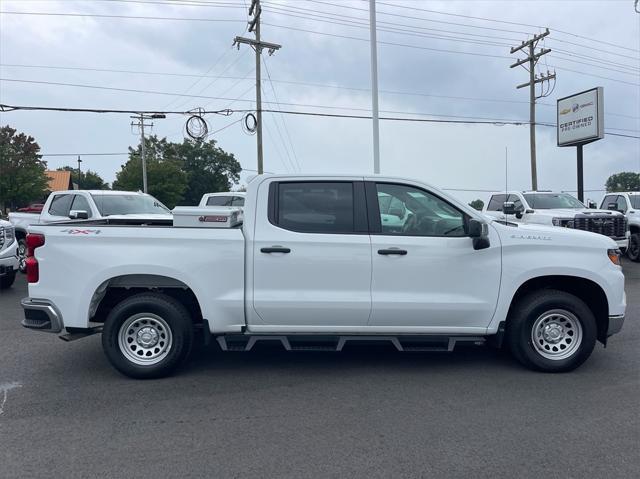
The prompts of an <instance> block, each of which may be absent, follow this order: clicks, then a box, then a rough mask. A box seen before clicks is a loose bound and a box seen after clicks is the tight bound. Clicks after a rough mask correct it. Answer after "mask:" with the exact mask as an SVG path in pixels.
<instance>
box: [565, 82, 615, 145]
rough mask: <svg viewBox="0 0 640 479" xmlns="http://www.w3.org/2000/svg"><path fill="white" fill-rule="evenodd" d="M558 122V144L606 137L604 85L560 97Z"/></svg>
mask: <svg viewBox="0 0 640 479" xmlns="http://www.w3.org/2000/svg"><path fill="white" fill-rule="evenodd" d="M557 124H558V126H557V130H558V146H576V145H581V144H585V143H590V142H592V141H596V140H600V139H601V138H604V96H603V91H602V87H597V88H593V89H592V90H587V91H583V92H582V93H576V94H575V95H571V96H567V97H565V98H560V99H559V100H558V111H557Z"/></svg>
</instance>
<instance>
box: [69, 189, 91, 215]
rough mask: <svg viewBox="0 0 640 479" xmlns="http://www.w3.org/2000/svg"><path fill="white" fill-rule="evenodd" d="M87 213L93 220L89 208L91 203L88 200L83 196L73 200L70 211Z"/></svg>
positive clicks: (77, 196) (76, 196)
mask: <svg viewBox="0 0 640 479" xmlns="http://www.w3.org/2000/svg"><path fill="white" fill-rule="evenodd" d="M72 210H73V211H86V212H87V214H88V215H89V218H91V216H92V215H91V206H89V202H88V201H87V199H86V198H85V197H84V196H82V195H75V198H74V199H73V203H72V204H71V210H70V211H72Z"/></svg>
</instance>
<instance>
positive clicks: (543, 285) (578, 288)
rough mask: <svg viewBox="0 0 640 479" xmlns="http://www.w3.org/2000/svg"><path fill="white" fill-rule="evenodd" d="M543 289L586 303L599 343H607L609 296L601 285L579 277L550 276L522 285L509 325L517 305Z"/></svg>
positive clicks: (516, 297) (518, 290)
mask: <svg viewBox="0 0 640 479" xmlns="http://www.w3.org/2000/svg"><path fill="white" fill-rule="evenodd" d="M543 289H554V290H558V291H564V292H566V293H569V294H572V295H574V296H576V297H578V298H580V299H581V300H582V301H584V302H585V303H586V305H587V306H588V307H589V309H590V310H591V311H592V312H593V315H594V316H595V318H596V324H597V327H598V336H597V338H598V341H600V342H601V343H602V344H605V345H606V343H607V330H608V328H609V301H608V300H607V295H606V293H605V292H604V290H603V289H602V287H600V285H599V284H598V283H596V282H594V281H592V280H590V279H587V278H580V277H577V276H564V275H549V276H537V277H535V278H530V279H528V280H527V281H525V282H524V283H522V284H521V285H520V286H519V287H518V289H517V290H516V292H515V294H514V295H513V298H512V299H511V304H510V306H509V312H508V314H507V324H508V323H509V318H510V317H511V314H512V311H513V308H514V307H515V305H516V304H517V303H518V302H519V301H520V300H521V299H522V298H524V297H525V296H527V295H528V294H530V293H533V292H534V291H540V290H543Z"/></svg>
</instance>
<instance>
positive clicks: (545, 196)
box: [482, 191, 629, 250]
mask: <svg viewBox="0 0 640 479" xmlns="http://www.w3.org/2000/svg"><path fill="white" fill-rule="evenodd" d="M505 205H507V208H508V209H506V210H505ZM482 211H483V213H484V214H485V215H487V216H490V217H492V218H495V219H497V220H500V221H509V222H515V223H524V224H534V225H549V226H561V227H563V228H571V229H577V230H583V231H590V232H593V233H598V234H601V235H605V236H608V237H609V238H611V239H612V240H614V241H615V242H616V245H617V246H618V248H620V249H622V250H626V249H627V247H628V245H629V226H628V224H627V220H626V219H625V217H624V215H622V214H620V213H618V212H617V211H610V210H602V209H601V210H597V209H592V208H587V207H586V206H585V205H584V204H582V202H580V201H578V200H577V199H576V198H574V197H573V196H571V195H570V194H569V193H557V192H552V191H523V192H520V191H509V192H501V193H494V194H492V195H491V198H490V199H489V201H488V202H487V204H486V205H485V206H484V208H483V210H482Z"/></svg>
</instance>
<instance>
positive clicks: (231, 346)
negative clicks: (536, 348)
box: [216, 334, 485, 352]
mask: <svg viewBox="0 0 640 479" xmlns="http://www.w3.org/2000/svg"><path fill="white" fill-rule="evenodd" d="M216 341H217V342H218V344H219V345H220V348H221V349H222V350H223V351H251V349H253V347H254V346H255V344H256V343H257V342H259V341H276V342H279V343H280V344H281V345H282V347H283V348H284V349H285V350H286V351H342V349H343V348H344V346H345V344H346V343H347V342H351V343H358V342H360V343H362V342H367V343H371V342H378V343H391V344H392V345H393V346H394V347H395V348H396V349H397V350H398V351H405V352H422V351H444V352H451V351H453V349H454V348H455V346H456V344H457V343H462V342H464V343H473V344H476V345H481V344H484V343H485V338H484V337H483V336H433V335H431V336H426V335H425V336H420V335H410V336H409V335H407V336H403V335H398V336H382V335H370V336H364V335H349V336H327V335H271V334H244V335H243V334H239V335H236V334H232V335H224V336H216Z"/></svg>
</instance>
